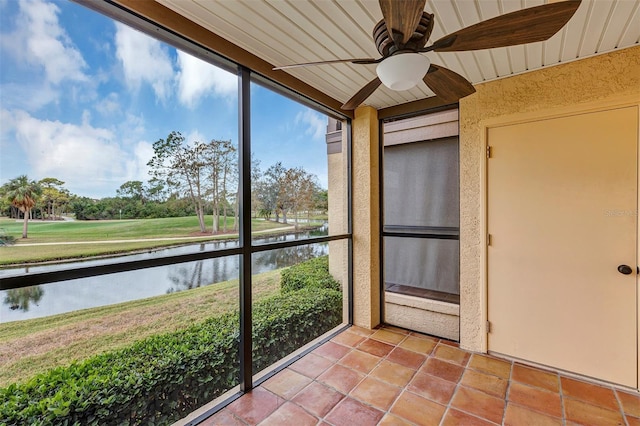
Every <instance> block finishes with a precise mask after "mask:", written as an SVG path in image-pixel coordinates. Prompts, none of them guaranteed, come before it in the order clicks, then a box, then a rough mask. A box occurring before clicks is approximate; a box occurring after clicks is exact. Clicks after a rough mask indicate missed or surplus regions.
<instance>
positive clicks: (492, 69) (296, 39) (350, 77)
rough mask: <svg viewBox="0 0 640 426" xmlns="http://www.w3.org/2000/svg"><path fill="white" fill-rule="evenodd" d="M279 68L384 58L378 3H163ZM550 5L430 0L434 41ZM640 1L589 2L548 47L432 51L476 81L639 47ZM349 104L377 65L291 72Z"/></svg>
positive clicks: (380, 93)
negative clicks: (375, 32) (376, 37)
mask: <svg viewBox="0 0 640 426" xmlns="http://www.w3.org/2000/svg"><path fill="white" fill-rule="evenodd" d="M156 1H157V2H159V3H161V4H163V5H165V6H166V7H168V8H170V9H172V10H174V11H175V12H177V13H179V14H181V15H183V16H185V17H186V18H188V19H190V20H192V21H193V22H195V23H197V24H199V25H201V26H202V27H204V28H206V29H208V30H210V31H212V32H213V33H216V34H217V35H219V36H221V37H223V38H225V39H227V40H228V41H230V42H232V43H234V44H235V45H237V46H239V47H241V48H243V49H245V50H247V51H249V52H251V53H253V54H254V55H256V56H258V57H260V58H262V59H264V60H265V61H267V62H269V63H271V64H273V65H274V66H278V65H285V64H291V63H298V62H312V61H322V60H331V59H347V58H356V57H373V58H377V57H379V54H378V52H377V51H376V48H375V46H374V43H373V41H372V36H371V31H372V29H373V27H374V25H375V24H376V23H377V22H378V21H379V20H380V19H382V13H381V11H380V7H379V5H378V1H377V0H317V1H305V0H156ZM546 2H547V1H545V0H427V4H426V7H425V10H426V11H427V12H430V13H433V14H435V27H434V30H433V33H432V36H431V42H433V41H434V40H437V39H438V38H440V37H442V36H444V35H446V34H449V33H451V32H454V31H456V30H459V29H460V28H463V27H466V26H469V25H472V24H475V23H476V22H479V21H482V20H485V19H489V18H492V17H495V16H498V15H501V14H504V13H508V12H513V11H515V10H519V9H522V8H525V7H532V6H537V5H540V4H544V3H546ZM639 42H640V0H583V1H582V4H581V5H580V7H579V9H578V11H577V12H576V14H575V15H574V16H573V18H572V19H571V21H569V23H568V24H567V25H566V26H565V27H564V28H563V29H562V30H561V31H560V32H559V33H557V34H556V35H555V36H553V37H552V38H551V39H549V40H547V41H546V42H541V43H532V44H528V45H524V46H516V47H508V48H500V49H491V50H482V51H475V52H458V53H453V52H445V53H434V52H429V53H428V54H426V55H427V56H429V58H430V59H431V61H432V62H433V63H434V64H438V65H444V66H445V67H447V68H450V69H452V70H453V71H455V72H457V73H459V74H461V75H463V76H464V77H466V78H467V79H468V80H469V81H471V82H472V83H474V84H477V83H482V82H486V81H491V80H495V79H498V78H503V77H507V76H510V75H514V74H520V73H523V72H527V71H532V70H536V69H539V68H542V67H547V66H552V65H556V64H559V63H563V62H569V61H574V60H577V59H581V58H585V57H589V56H593V55H597V54H602V53H606V52H610V51H613V50H616V49H623V48H626V47H631V46H635V45H638V43H639ZM279 72H288V73H290V74H291V75H293V76H295V77H297V78H298V79H300V80H302V81H304V82H306V83H308V84H309V85H311V86H313V87H315V88H317V89H319V90H321V91H323V92H324V93H326V94H327V95H329V96H331V97H333V98H335V99H337V100H339V101H341V102H345V101H346V100H348V99H349V98H350V97H351V96H352V95H353V94H354V93H355V92H357V91H358V90H359V89H360V88H361V87H362V86H363V85H365V84H366V83H367V82H369V81H370V80H372V79H373V78H375V76H376V74H375V65H353V64H333V65H321V66H314V67H306V68H294V69H289V70H286V71H279ZM431 96H434V94H433V92H431V91H430V90H429V89H428V88H427V87H426V85H424V84H420V85H418V86H417V87H415V88H413V89H411V90H408V91H403V92H394V91H392V90H390V89H387V88H385V87H382V86H381V88H380V89H378V90H377V91H376V92H375V93H374V94H373V95H372V96H371V97H369V98H368V99H367V100H366V101H365V104H367V105H371V106H373V107H375V108H378V109H379V108H385V107H390V106H395V105H398V104H402V103H405V102H410V101H414V100H419V99H424V98H427V97H431Z"/></svg>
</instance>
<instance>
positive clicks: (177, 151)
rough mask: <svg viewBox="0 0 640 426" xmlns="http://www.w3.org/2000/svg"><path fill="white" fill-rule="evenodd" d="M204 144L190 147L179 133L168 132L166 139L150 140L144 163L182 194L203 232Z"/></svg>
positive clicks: (198, 143) (205, 164)
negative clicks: (191, 205)
mask: <svg viewBox="0 0 640 426" xmlns="http://www.w3.org/2000/svg"><path fill="white" fill-rule="evenodd" d="M206 150H207V146H206V144H203V143H201V142H196V143H195V144H194V145H193V146H188V145H187V144H186V143H185V138H184V136H182V135H181V134H180V132H176V131H173V132H171V133H169V136H167V138H166V139H159V140H157V141H156V142H154V143H153V153H154V155H153V158H151V160H150V161H149V162H148V163H147V165H148V166H150V167H151V168H152V171H151V173H152V174H153V176H154V177H155V178H157V179H164V180H165V181H166V183H167V184H168V185H169V186H173V187H174V188H176V189H177V190H178V191H180V192H184V193H186V194H187V195H188V196H189V198H190V199H191V202H192V203H193V207H194V209H195V212H196V215H197V216H198V222H199V224H200V232H206V230H207V229H206V226H205V223H204V199H203V195H204V179H205V176H206V175H205V170H206V167H207V161H206V158H205V153H206Z"/></svg>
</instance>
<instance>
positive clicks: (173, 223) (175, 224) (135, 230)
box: [0, 216, 286, 245]
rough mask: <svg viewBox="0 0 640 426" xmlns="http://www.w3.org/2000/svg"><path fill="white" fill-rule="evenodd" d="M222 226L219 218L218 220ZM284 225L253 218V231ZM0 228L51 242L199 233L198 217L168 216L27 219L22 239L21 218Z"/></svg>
mask: <svg viewBox="0 0 640 426" xmlns="http://www.w3.org/2000/svg"><path fill="white" fill-rule="evenodd" d="M212 220H213V218H212V216H206V217H205V223H206V225H207V229H208V232H211V221H212ZM220 222H221V223H220V229H222V221H220ZM283 226H286V225H283V224H282V223H277V222H271V221H265V220H261V219H254V220H253V221H252V223H251V229H252V232H256V231H264V230H269V229H273V228H280V227H283ZM0 228H2V229H4V231H5V232H6V233H7V234H8V235H12V236H14V237H16V239H18V245H20V244H21V243H31V244H33V243H51V242H62V241H64V242H68V241H102V240H115V239H118V240H120V239H142V238H162V237H165V238H173V237H189V236H200V235H202V234H201V233H200V228H199V225H198V218H196V217H195V216H187V217H168V218H162V219H130V220H94V221H89V220H84V221H81V220H77V221H30V222H29V238H27V239H26V240H24V239H22V238H21V236H22V221H16V220H15V219H7V218H2V219H0ZM227 229H228V230H229V231H228V233H233V232H232V230H233V219H231V218H227Z"/></svg>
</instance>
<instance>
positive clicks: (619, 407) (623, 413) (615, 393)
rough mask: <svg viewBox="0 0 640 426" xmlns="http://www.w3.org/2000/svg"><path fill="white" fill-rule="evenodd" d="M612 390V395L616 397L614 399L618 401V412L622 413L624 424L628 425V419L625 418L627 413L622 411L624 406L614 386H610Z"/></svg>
mask: <svg viewBox="0 0 640 426" xmlns="http://www.w3.org/2000/svg"><path fill="white" fill-rule="evenodd" d="M611 389H612V390H613V396H615V397H616V401H617V402H618V409H619V410H620V414H622V420H624V424H625V426H629V421H628V420H627V415H626V414H625V412H624V407H623V406H622V401H621V400H620V397H619V396H618V391H617V389H615V388H613V387H612V388H611Z"/></svg>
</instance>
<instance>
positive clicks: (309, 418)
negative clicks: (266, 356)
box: [202, 327, 640, 426]
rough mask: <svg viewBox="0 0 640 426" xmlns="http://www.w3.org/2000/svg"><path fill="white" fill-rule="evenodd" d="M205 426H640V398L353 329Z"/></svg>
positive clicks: (392, 332) (441, 346)
mask: <svg viewBox="0 0 640 426" xmlns="http://www.w3.org/2000/svg"><path fill="white" fill-rule="evenodd" d="M202 424H204V425H256V424H259V425H295V426H299V425H300V426H304V425H334V426H342V425H347V426H367V425H429V426H431V425H465V426H467V425H468V426H473V425H496V424H498V425H500V424H502V425H531V426H545V425H597V426H606V425H628V426H640V396H639V394H637V393H635V394H634V393H632V392H624V391H621V390H619V389H614V388H612V387H607V386H598V385H594V384H591V383H587V382H583V381H580V380H576V379H573V378H569V377H566V376H563V375H562V374H558V373H553V372H549V371H544V370H539V369H536V368H531V367H527V366H524V365H521V364H518V363H514V362H509V361H505V360H501V359H498V358H494V357H491V356H485V355H479V354H473V353H470V352H467V351H464V350H461V349H459V348H458V347H457V344H456V343H452V342H450V341H447V340H441V339H437V338H433V337H429V336H425V335H422V334H419V333H412V332H408V331H406V330H401V329H397V328H393V327H383V328H381V329H379V330H374V331H370V330H365V329H361V328H358V327H351V328H349V329H348V330H346V331H345V332H343V333H341V334H339V335H338V336H336V337H334V338H333V339H332V340H331V341H329V342H327V343H325V344H323V345H322V346H320V347H318V348H317V349H315V350H314V351H313V352H311V353H309V354H307V355H306V356H304V357H303V358H301V359H300V360H298V361H297V362H296V363H294V364H292V365H291V366H289V367H288V368H286V369H284V370H282V371H281V372H279V373H278V374H276V375H275V376H273V377H272V378H270V379H269V380H267V381H266V382H264V383H263V384H262V385H261V386H259V387H257V388H255V389H254V390H253V391H251V392H250V393H248V394H246V395H244V396H242V397H241V398H240V399H238V400H236V401H234V402H233V403H231V404H230V405H229V406H227V407H226V408H224V409H223V410H222V411H220V412H218V413H217V414H216V415H214V416H213V417H211V418H209V419H207V420H206V421H205V422H204V423H202Z"/></svg>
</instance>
